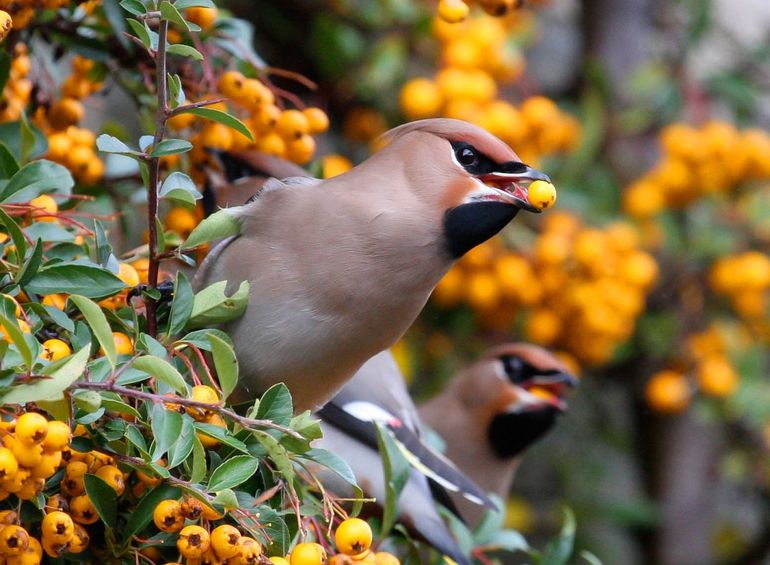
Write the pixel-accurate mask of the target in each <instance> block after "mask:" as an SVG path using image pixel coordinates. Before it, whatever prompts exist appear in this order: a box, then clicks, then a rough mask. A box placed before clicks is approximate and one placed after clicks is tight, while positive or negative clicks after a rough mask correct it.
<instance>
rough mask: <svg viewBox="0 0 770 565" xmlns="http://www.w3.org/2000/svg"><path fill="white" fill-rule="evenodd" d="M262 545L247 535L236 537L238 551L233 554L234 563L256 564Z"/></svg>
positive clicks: (237, 564) (243, 564)
mask: <svg viewBox="0 0 770 565" xmlns="http://www.w3.org/2000/svg"><path fill="white" fill-rule="evenodd" d="M260 555H262V546H261V545H260V544H259V542H257V540H255V539H254V538H251V537H249V536H241V537H240V538H238V552H237V553H236V554H235V561H236V564H235V565H256V564H257V563H259V562H260V559H259V557H260Z"/></svg>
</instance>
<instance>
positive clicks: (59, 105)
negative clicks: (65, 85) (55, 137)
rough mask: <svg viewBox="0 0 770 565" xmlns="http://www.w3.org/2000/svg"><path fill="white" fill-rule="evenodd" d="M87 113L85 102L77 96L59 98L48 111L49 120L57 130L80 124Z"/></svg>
mask: <svg viewBox="0 0 770 565" xmlns="http://www.w3.org/2000/svg"><path fill="white" fill-rule="evenodd" d="M85 114H86V110H85V108H84V107H83V103H82V102H80V101H79V100H75V98H70V97H65V98H62V99H61V100H57V101H56V102H54V104H53V105H52V106H51V109H50V111H49V112H48V120H49V121H50V122H51V127H52V128H53V129H55V130H63V129H66V128H68V127H69V126H74V125H75V124H78V123H79V122H80V121H81V120H82V119H83V117H84V116H85Z"/></svg>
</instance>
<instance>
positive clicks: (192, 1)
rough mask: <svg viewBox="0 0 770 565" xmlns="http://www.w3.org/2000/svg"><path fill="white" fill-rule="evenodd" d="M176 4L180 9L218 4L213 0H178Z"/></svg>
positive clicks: (209, 6)
mask: <svg viewBox="0 0 770 565" xmlns="http://www.w3.org/2000/svg"><path fill="white" fill-rule="evenodd" d="M174 5H175V6H176V7H177V9H179V10H185V9H187V8H192V7H200V8H216V5H215V4H214V2H213V1H212V0H178V1H177V2H176V3H175V4H174Z"/></svg>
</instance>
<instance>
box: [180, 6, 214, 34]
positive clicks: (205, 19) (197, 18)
mask: <svg viewBox="0 0 770 565" xmlns="http://www.w3.org/2000/svg"><path fill="white" fill-rule="evenodd" d="M218 13H219V12H218V10H217V9H216V8H203V7H200V6H195V7H193V8H187V9H186V10H185V12H184V15H185V18H186V19H187V20H188V21H190V22H192V23H194V24H197V25H199V26H200V27H201V29H203V31H208V30H210V29H211V28H212V26H213V25H214V22H215V21H216V20H217V14H218Z"/></svg>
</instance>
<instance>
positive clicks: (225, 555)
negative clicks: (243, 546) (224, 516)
mask: <svg viewBox="0 0 770 565" xmlns="http://www.w3.org/2000/svg"><path fill="white" fill-rule="evenodd" d="M240 537H241V532H239V531H238V529H237V528H236V527H235V526H231V525H230V524H222V525H221V526H217V527H216V528H214V529H213V530H212V531H211V547H212V548H213V549H214V552H215V553H216V554H217V556H219V557H220V558H222V559H229V558H230V557H235V555H236V554H237V553H238V540H239V539H240Z"/></svg>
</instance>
